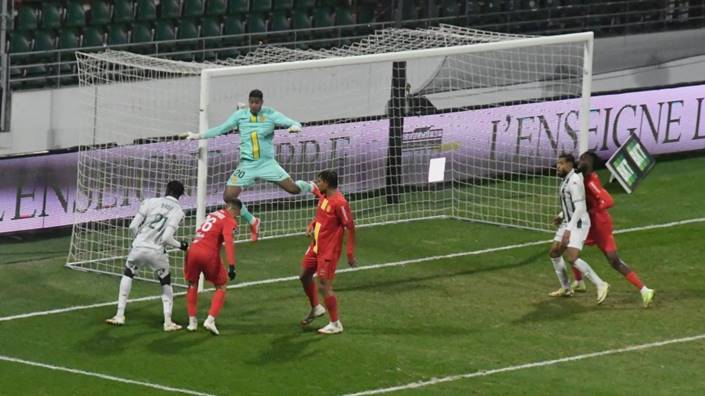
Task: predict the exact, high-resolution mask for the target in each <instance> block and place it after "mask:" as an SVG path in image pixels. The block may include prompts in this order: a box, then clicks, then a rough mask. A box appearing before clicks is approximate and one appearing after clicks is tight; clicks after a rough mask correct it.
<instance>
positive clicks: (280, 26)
mask: <svg viewBox="0 0 705 396" xmlns="http://www.w3.org/2000/svg"><path fill="white" fill-rule="evenodd" d="M271 22H272V31H274V32H279V31H282V30H289V29H291V20H290V19H289V16H288V15H287V14H286V11H283V10H281V11H274V12H273V13H272V20H271Z"/></svg>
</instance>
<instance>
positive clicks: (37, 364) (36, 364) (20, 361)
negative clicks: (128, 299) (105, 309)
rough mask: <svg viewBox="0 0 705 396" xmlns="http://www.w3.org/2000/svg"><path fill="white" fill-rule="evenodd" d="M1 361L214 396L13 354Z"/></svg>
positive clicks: (3, 356) (197, 394)
mask: <svg viewBox="0 0 705 396" xmlns="http://www.w3.org/2000/svg"><path fill="white" fill-rule="evenodd" d="M0 361H5V362H10V363H17V364H24V365H27V366H33V367H41V368H44V369H48V370H53V371H61V372H65V373H71V374H77V375H83V376H87V377H94V378H100V379H103V380H107V381H113V382H121V383H123V384H130V385H138V386H144V387H147V388H152V389H158V390H161V391H165V392H173V393H182V394H186V395H196V396H212V394H210V393H203V392H198V391H194V390H191V389H182V388H175V387H172V386H165V385H160V384H155V383H152V382H144V381H137V380H132V379H129V378H122V377H116V376H114V375H108V374H101V373H95V372H92V371H85V370H79V369H74V368H70V367H62V366H55V365H52V364H46V363H40V362H33V361H30V360H24V359H18V358H14V357H11V356H5V355H0Z"/></svg>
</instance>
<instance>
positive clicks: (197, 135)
mask: <svg viewBox="0 0 705 396" xmlns="http://www.w3.org/2000/svg"><path fill="white" fill-rule="evenodd" d="M179 136H180V137H181V138H182V139H186V140H198V139H200V138H201V134H200V133H194V132H191V131H189V132H186V133H182V134H181V135H179Z"/></svg>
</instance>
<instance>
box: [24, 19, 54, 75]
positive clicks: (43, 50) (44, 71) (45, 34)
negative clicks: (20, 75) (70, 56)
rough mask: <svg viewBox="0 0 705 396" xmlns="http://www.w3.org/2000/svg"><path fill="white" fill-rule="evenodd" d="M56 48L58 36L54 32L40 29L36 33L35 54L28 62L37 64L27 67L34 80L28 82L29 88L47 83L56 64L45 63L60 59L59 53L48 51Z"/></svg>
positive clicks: (28, 73)
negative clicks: (48, 64)
mask: <svg viewBox="0 0 705 396" xmlns="http://www.w3.org/2000/svg"><path fill="white" fill-rule="evenodd" d="M55 49H56V36H55V35H54V32H52V31H47V30H40V31H38V32H36V33H35V35H34V48H33V49H32V51H33V52H34V53H36V55H35V54H33V55H32V56H31V57H30V59H29V60H28V63H32V64H35V66H31V67H27V77H31V78H32V80H30V81H27V82H26V86H27V87H28V88H30V87H31V88H39V87H43V86H45V85H46V84H47V79H46V77H47V75H49V74H52V71H53V70H54V66H47V65H44V64H46V63H55V62H57V61H58V59H57V56H58V54H57V53H47V52H48V51H52V50H55Z"/></svg>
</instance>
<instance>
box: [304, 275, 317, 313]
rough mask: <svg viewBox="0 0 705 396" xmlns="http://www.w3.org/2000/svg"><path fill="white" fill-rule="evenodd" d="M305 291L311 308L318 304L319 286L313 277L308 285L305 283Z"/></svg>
mask: <svg viewBox="0 0 705 396" xmlns="http://www.w3.org/2000/svg"><path fill="white" fill-rule="evenodd" d="M304 291H305V292H306V296H307V297H308V301H309V302H310V303H311V308H313V307H315V306H316V305H318V287H317V286H316V282H315V281H314V280H313V279H312V280H311V281H309V283H308V285H304Z"/></svg>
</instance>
